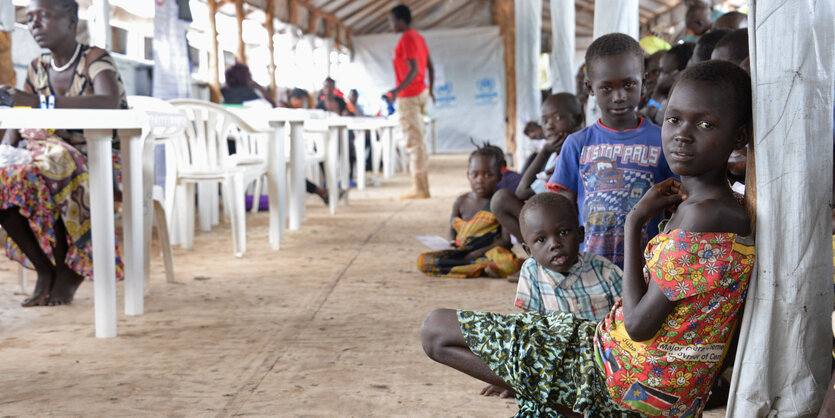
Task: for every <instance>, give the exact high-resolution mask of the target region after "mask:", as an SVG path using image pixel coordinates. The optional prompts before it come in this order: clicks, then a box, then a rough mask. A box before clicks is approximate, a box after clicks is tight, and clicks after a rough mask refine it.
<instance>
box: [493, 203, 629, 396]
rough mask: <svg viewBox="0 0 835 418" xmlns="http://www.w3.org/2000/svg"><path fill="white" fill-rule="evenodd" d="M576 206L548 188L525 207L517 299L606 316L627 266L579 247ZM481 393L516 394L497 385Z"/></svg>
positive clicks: (591, 317)
mask: <svg viewBox="0 0 835 418" xmlns="http://www.w3.org/2000/svg"><path fill="white" fill-rule="evenodd" d="M576 211H577V206H575V205H574V203H572V202H569V201H568V199H566V198H565V196H561V195H558V194H556V193H550V192H545V193H541V194H537V195H535V196H534V197H532V198H530V199H528V201H527V202H525V206H523V207H522V212H521V213H520V214H519V222H520V226H521V228H522V236H523V237H524V238H525V243H523V244H522V247H523V248H524V249H525V252H526V253H527V254H528V259H527V260H525V264H523V265H522V271H521V273H520V274H519V284H518V285H517V288H516V301H515V303H514V304H515V305H516V306H517V307H519V308H521V309H522V310H524V311H525V312H538V313H541V314H546V313H549V312H566V313H571V314H574V315H575V316H577V317H578V318H580V319H585V320H588V321H602V320H603V318H605V317H606V314H608V313H609V311H611V310H612V306H614V304H615V301H616V300H618V299H620V290H621V276H622V275H623V272H621V270H620V268H618V266H616V265H614V264H613V263H612V262H611V261H609V260H608V259H607V258H605V257H601V256H599V255H595V254H590V253H587V252H582V251H580V242H581V241H583V227H582V226H580V224H579V223H578V222H577V213H576ZM481 394H482V395H484V396H490V395H498V396H499V397H500V398H507V397H510V396H512V395H513V393H512V391H508V390H505V389H502V388H499V387H495V386H493V385H488V386H487V387H485V388H484V389H482V390H481Z"/></svg>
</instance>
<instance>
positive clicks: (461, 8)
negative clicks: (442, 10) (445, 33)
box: [426, 1, 470, 29]
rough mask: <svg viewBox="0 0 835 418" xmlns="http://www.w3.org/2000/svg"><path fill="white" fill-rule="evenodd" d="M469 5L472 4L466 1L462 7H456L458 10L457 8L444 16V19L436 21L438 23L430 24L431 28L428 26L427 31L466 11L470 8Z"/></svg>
mask: <svg viewBox="0 0 835 418" xmlns="http://www.w3.org/2000/svg"><path fill="white" fill-rule="evenodd" d="M469 5H470V3H469V2H466V1H465V2H463V3H461V5H460V6H458V7H456V8H455V10H453V11H451V12H449V13H447V14H446V15H444V17H442V18H440V19H438V20H436V21H434V22H432V24H430V25H429V26H427V27H426V28H427V29H431V28H434V27H435V26H438V25H439V24H441V23H443V22H445V21H447V20H448V19H449V18H450V17H452V16H454V15H456V14H458V12H460V11H461V10H464V9H465V8H466V7H467V6H469Z"/></svg>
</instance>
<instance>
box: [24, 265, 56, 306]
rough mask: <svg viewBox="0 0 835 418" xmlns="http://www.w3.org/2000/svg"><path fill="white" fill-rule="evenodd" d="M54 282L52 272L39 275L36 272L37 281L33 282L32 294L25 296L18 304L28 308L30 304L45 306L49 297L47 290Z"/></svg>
mask: <svg viewBox="0 0 835 418" xmlns="http://www.w3.org/2000/svg"><path fill="white" fill-rule="evenodd" d="M54 282H55V276H54V275H53V274H52V273H49V274H46V275H41V274H38V281H37V282H36V283H35V290H33V291H32V296H29V297H28V298H26V299H25V300H24V301H23V302H22V303H21V304H20V306H23V307H24V308H28V307H31V306H47V305H48V302H47V301H48V299H49V291H50V288H52V285H53V283H54Z"/></svg>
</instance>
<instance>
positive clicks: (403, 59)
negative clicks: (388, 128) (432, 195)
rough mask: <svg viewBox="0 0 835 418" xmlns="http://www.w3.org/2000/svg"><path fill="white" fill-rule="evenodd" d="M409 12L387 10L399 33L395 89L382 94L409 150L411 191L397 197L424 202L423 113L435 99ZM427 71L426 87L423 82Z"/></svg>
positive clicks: (426, 192)
mask: <svg viewBox="0 0 835 418" xmlns="http://www.w3.org/2000/svg"><path fill="white" fill-rule="evenodd" d="M411 22H412V13H411V12H410V11H409V8H408V7H406V6H404V5H399V6H396V7H394V8H393V9H391V13H389V23H390V24H391V27H392V29H394V31H395V32H397V33H402V34H403V35H402V36H401V37H400V41H399V42H398V43H397V47H396V48H395V49H394V75H395V79H396V81H397V87H395V88H394V89H392V90H391V91H389V92H388V93H386V94H385V96H384V98H385V99H386V100H389V101H395V100H396V104H397V113H398V115H399V116H400V127H401V128H402V129H403V136H404V137H406V148H407V149H408V151H409V170H410V171H411V173H412V184H413V187H412V190H411V191H410V192H408V193H405V194H402V195H400V198H401V199H426V198H428V197H429V178H428V172H427V171H428V167H427V165H428V157H427V155H426V145H425V144H424V143H423V133H422V132H423V131H422V127H423V110H424V107H426V101H427V99H428V98H429V97H432V100H433V101H434V100H435V96H434V95H433V94H432V86H433V84H434V82H435V74H434V69H433V68H432V60H431V59H430V58H429V49H427V48H426V41H424V40H423V37H422V36H420V34H418V33H417V31H416V30H414V29H412V28H410V27H409V25H410V24H411ZM426 70H429V86H428V87H429V88H428V89H427V86H426V82H424V79H425V74H426Z"/></svg>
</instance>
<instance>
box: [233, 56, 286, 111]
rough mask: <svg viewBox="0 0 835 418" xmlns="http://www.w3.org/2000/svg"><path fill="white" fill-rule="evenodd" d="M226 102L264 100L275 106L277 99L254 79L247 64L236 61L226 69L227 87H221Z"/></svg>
mask: <svg viewBox="0 0 835 418" xmlns="http://www.w3.org/2000/svg"><path fill="white" fill-rule="evenodd" d="M220 93H221V94H222V95H223V103H225V104H243V103H244V102H250V101H253V100H264V101H266V102H267V103H269V104H270V106H271V107H275V100H273V98H272V97H271V95H270V92H268V91H267V89H265V88H264V87H261V85H260V84H258V83H256V82H255V81H254V80H253V79H252V73H250V72H249V67H247V66H246V65H245V64H241V63H239V62H236V63H235V64H233V65H231V66H229V68H227V69H226V87H223V88H222V89H220Z"/></svg>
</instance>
